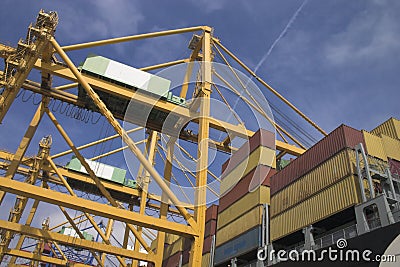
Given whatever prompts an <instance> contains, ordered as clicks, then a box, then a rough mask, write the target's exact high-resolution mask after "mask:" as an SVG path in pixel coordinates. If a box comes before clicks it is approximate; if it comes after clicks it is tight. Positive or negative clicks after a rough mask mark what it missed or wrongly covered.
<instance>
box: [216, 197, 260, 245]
mask: <svg viewBox="0 0 400 267" xmlns="http://www.w3.org/2000/svg"><path fill="white" fill-rule="evenodd" d="M262 212H263V206H262V205H260V206H257V207H255V208H253V209H252V210H251V211H249V212H247V213H246V214H243V215H242V216H240V217H239V218H237V219H236V220H234V221H233V222H231V223H230V224H228V225H226V226H225V227H223V228H221V229H219V230H218V231H217V240H216V246H219V245H221V244H223V243H225V242H227V241H229V240H231V239H232V238H235V237H237V236H238V235H240V234H242V233H244V232H246V231H247V230H250V229H251V228H253V227H255V226H257V225H260V224H261V219H262Z"/></svg>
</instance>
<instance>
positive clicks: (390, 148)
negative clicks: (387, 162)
mask: <svg viewBox="0 0 400 267" xmlns="http://www.w3.org/2000/svg"><path fill="white" fill-rule="evenodd" d="M381 137H382V143H383V146H384V148H385V152H386V155H387V156H388V157H389V158H392V159H395V160H398V161H400V140H397V139H394V138H391V137H389V136H386V135H381Z"/></svg>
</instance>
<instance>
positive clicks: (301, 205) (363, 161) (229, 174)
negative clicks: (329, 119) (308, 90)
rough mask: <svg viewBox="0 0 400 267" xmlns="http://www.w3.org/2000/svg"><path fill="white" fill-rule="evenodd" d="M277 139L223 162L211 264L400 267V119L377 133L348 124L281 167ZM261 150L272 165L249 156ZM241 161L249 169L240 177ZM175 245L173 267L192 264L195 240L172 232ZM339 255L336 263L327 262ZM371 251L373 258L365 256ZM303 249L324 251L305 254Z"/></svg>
mask: <svg viewBox="0 0 400 267" xmlns="http://www.w3.org/2000/svg"><path fill="white" fill-rule="evenodd" d="M270 135H271V133H270V132H268V131H264V130H259V131H258V132H256V133H255V134H254V136H253V137H252V138H250V140H249V141H248V142H249V143H250V145H249V146H250V147H251V149H250V154H249V155H243V154H241V150H240V149H239V150H238V151H237V152H236V153H234V154H233V155H232V157H231V158H230V159H229V160H228V161H227V162H225V163H224V164H223V165H222V172H223V173H224V174H225V177H222V182H221V192H220V193H221V196H222V197H221V198H220V199H219V203H218V205H212V206H210V207H209V208H208V209H207V216H206V218H207V219H206V225H205V229H206V230H205V236H204V247H203V266H218V267H222V266H224V267H225V266H231V267H232V266H243V267H244V266H247V267H250V266H254V267H256V266H310V265H312V266H321V265H322V266H359V265H362V266H397V265H395V264H398V262H400V255H399V251H400V241H399V240H400V238H399V237H400V204H399V201H400V176H399V175H400V121H399V120H398V119H395V118H390V119H388V120H387V121H385V122H384V123H382V124H381V125H379V126H377V127H376V128H374V129H373V130H371V131H366V130H361V131H360V130H356V129H354V128H352V127H349V126H346V125H341V126H339V127H338V128H336V129H335V130H334V131H332V132H331V133H330V134H328V135H327V136H326V137H324V138H323V139H322V140H320V141H319V142H317V143H316V144H315V145H314V146H312V147H311V148H309V149H308V150H307V151H306V152H305V153H304V154H303V155H301V156H299V157H297V158H296V159H278V160H276V161H275V159H274V157H275V154H274V153H272V152H271V153H269V152H270V151H272V150H273V144H271V142H270V140H273V139H271V138H270ZM261 151H264V153H263V159H262V160H261V161H263V162H261V161H257V162H252V161H251V160H249V159H251V158H252V155H255V154H257V153H258V155H260V153H261ZM268 156H269V157H270V159H268V158H265V157H268ZM241 162H246V164H247V166H248V167H247V168H246V169H245V170H244V171H243V170H240V172H238V171H237V170H238V169H240V168H241V167H240V163H241ZM273 162H277V163H276V164H275V163H273ZM228 163H233V164H228ZM268 163H271V164H268ZM272 163H273V164H272ZM227 166H230V169H226V168H227ZM235 172H237V173H241V174H242V176H241V177H237V176H236V175H235ZM235 179H236V180H235ZM234 180H235V181H234ZM252 184H253V185H252ZM232 185H234V186H232ZM338 242H343V243H344V244H339V243H338ZM165 245H166V253H165V254H164V261H163V266H188V259H189V246H188V245H187V244H186V243H185V239H183V238H179V237H176V238H174V237H173V236H171V237H170V238H169V239H168V242H167V243H166V244H165ZM338 246H339V247H338ZM341 246H342V247H341ZM329 249H331V250H332V251H333V252H335V253H336V258H335V255H332V257H331V258H329V257H328V255H327V254H326V256H325V257H324V253H323V251H325V252H327V251H329ZM365 250H368V251H371V253H370V254H369V252H368V253H367V254H369V255H368V257H365V258H363V257H362V255H361V254H362V252H364V251H365ZM279 251H281V255H277V253H278V252H279ZM303 251H314V252H312V253H311V252H308V253H307V254H306V255H307V257H305V258H302V252H303ZM352 251H358V253H359V254H357V255H358V256H357V255H354V256H353V257H354V258H351V257H350V256H351V255H352V254H351V253H350V252H352ZM271 252H272V253H271ZM289 253H291V254H290V255H291V258H288V257H289V256H288V255H289ZM346 253H347V258H346V257H345V256H346ZM354 253H355V252H354ZM309 254H311V256H312V257H311V256H308V255H309ZM340 254H341V255H342V258H340ZM356 256H357V257H356ZM309 257H311V258H309ZM349 257H350V258H349ZM380 257H382V260H380V259H381V258H380ZM385 261H387V262H385ZM396 262H397V263H396Z"/></svg>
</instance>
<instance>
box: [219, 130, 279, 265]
mask: <svg viewBox="0 0 400 267" xmlns="http://www.w3.org/2000/svg"><path fill="white" fill-rule="evenodd" d="M274 147H275V135H274V134H273V133H271V132H269V131H266V130H259V131H258V132H256V133H255V134H254V135H253V136H252V137H251V138H250V139H249V141H248V142H246V143H245V144H244V145H243V146H242V147H241V148H240V149H239V150H238V151H236V152H235V153H234V154H233V155H232V157H231V158H230V159H229V160H228V161H227V162H225V163H224V164H223V166H222V176H221V189H220V194H221V198H220V200H219V208H218V224H217V238H216V249H215V259H214V265H215V266H219V265H221V266H226V264H227V263H229V261H230V259H232V258H235V257H236V258H238V263H240V260H241V259H244V258H246V257H248V255H249V254H251V255H249V257H250V258H252V259H254V258H255V254H256V250H257V249H258V248H259V246H260V245H261V225H262V218H263V212H264V204H269V202H270V189H269V186H270V176H271V175H273V174H274V173H275V149H274ZM253 254H254V255H253Z"/></svg>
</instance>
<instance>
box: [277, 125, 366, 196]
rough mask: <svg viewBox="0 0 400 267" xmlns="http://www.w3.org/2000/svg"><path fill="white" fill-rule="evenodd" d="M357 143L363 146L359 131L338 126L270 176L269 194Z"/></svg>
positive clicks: (363, 142) (361, 135) (362, 137)
mask: <svg viewBox="0 0 400 267" xmlns="http://www.w3.org/2000/svg"><path fill="white" fill-rule="evenodd" d="M359 143H362V144H363V146H364V148H365V141H364V136H363V134H362V132H361V131H358V130H356V129H354V128H351V127H349V126H346V125H341V126H339V127H338V128H336V129H335V130H334V131H333V132H331V133H330V134H329V135H327V136H326V137H324V138H323V139H322V140H320V141H319V142H318V143H316V144H315V145H314V146H312V147H311V148H309V149H308V150H307V151H306V152H304V154H303V155H301V156H299V157H298V158H296V159H295V160H293V161H292V162H291V163H290V164H289V165H287V166H286V167H285V168H284V169H283V170H281V171H280V172H278V173H277V174H275V175H274V176H273V177H271V196H272V195H274V194H276V193H277V192H279V191H280V190H282V189H283V188H285V187H286V186H288V185H289V184H291V183H292V182H294V181H295V180H296V179H298V178H300V177H301V176H303V175H305V174H306V173H308V172H309V171H311V170H312V169H314V168H315V167H317V166H318V165H319V164H321V163H322V162H324V161H326V160H327V159H329V158H330V157H332V156H333V155H335V154H336V153H337V152H339V151H340V150H342V149H343V148H346V147H349V148H354V147H355V146H356V145H357V144H359Z"/></svg>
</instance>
